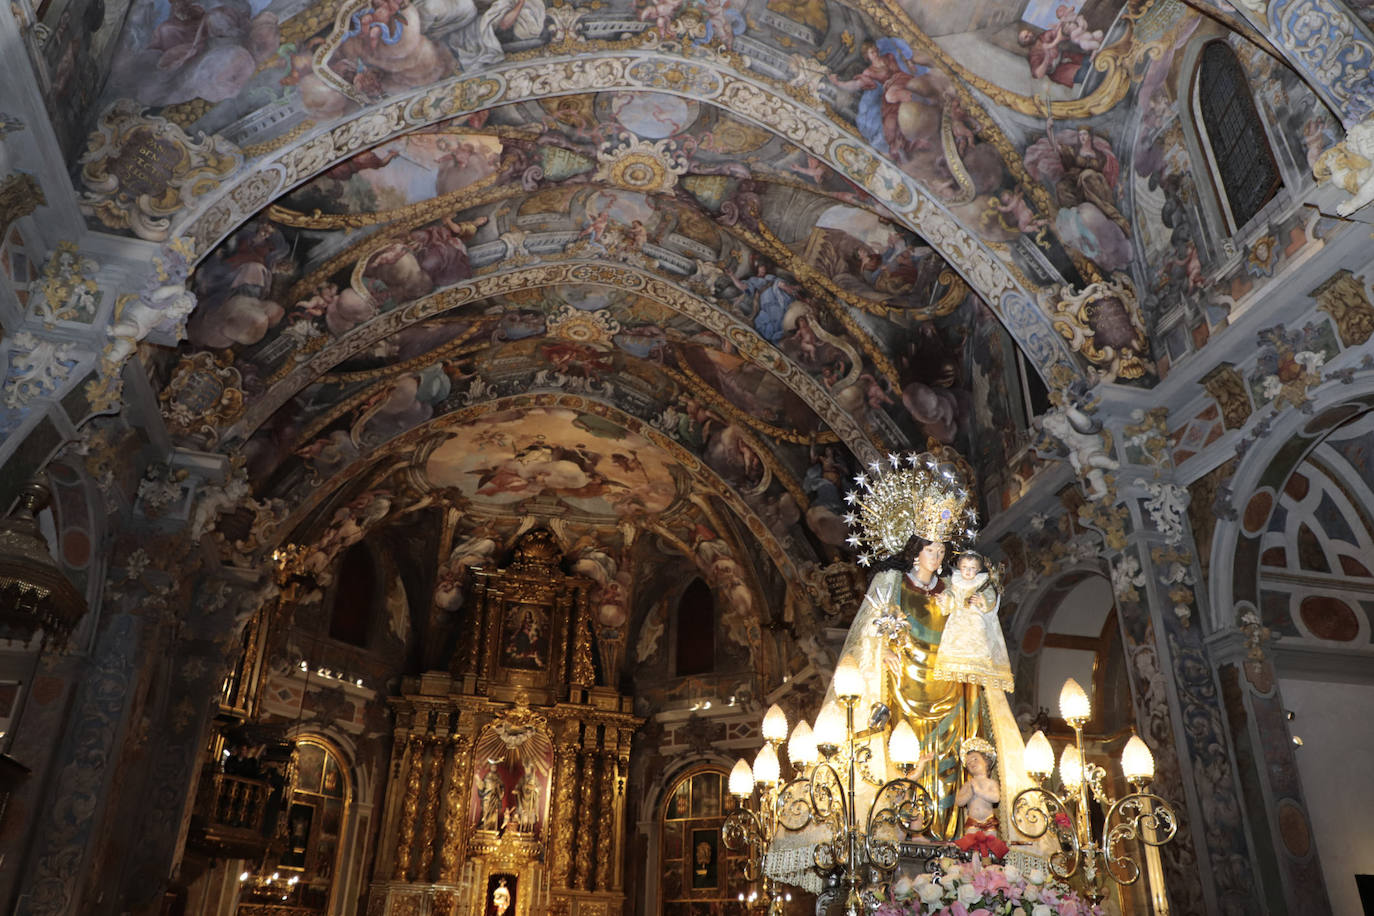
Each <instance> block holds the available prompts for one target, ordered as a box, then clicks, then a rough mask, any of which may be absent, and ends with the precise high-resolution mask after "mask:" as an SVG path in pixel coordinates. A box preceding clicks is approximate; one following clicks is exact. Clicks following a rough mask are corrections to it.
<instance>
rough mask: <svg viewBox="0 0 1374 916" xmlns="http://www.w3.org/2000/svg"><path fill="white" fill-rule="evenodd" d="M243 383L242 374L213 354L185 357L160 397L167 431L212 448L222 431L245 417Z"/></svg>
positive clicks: (204, 353)
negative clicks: (219, 360)
mask: <svg viewBox="0 0 1374 916" xmlns="http://www.w3.org/2000/svg"><path fill="white" fill-rule="evenodd" d="M242 382H243V378H242V376H241V375H240V374H239V370H237V369H235V368H234V367H233V366H226V365H224V364H223V363H220V362H218V361H217V360H216V359H215V356H214V354H213V353H209V352H200V353H196V354H193V355H191V356H187V357H183V358H182V360H181V362H180V363H178V364H177V367H176V370H175V371H174V372H173V373H172V380H171V382H169V383H168V385H167V387H166V388H164V389H163V391H162V394H161V395H160V400H161V401H162V415H163V418H164V419H165V420H166V421H167V428H168V431H169V432H171V433H172V435H174V436H186V437H194V438H196V439H198V440H200V441H202V442H204V445H205V447H206V448H213V447H214V446H215V445H216V443H218V442H219V430H221V429H224V428H225V427H227V426H229V425H230V424H231V423H233V422H234V421H235V420H237V419H238V418H239V417H240V416H242V415H243V411H244V406H245V405H244V402H243V389H242V388H241V387H240V385H241V384H242Z"/></svg>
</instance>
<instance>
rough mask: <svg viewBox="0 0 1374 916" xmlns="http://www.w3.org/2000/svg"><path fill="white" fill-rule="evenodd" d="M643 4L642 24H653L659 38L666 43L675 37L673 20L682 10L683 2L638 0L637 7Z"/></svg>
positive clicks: (640, 17)
mask: <svg viewBox="0 0 1374 916" xmlns="http://www.w3.org/2000/svg"><path fill="white" fill-rule="evenodd" d="M641 2H642V3H643V9H641V10H640V11H639V21H640V22H652V23H653V24H654V28H655V29H657V30H658V36H659V37H660V38H662V39H664V40H665V41H666V40H667V39H669V38H671V37H672V36H673V18H674V17H675V16H677V13H678V10H680V9H682V4H683V0H637V2H636V4H635V5H636V6H638V5H639V3H641Z"/></svg>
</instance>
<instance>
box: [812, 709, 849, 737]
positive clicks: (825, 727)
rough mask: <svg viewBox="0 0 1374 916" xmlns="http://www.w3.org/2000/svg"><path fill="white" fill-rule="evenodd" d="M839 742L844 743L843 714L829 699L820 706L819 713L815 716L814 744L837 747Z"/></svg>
mask: <svg viewBox="0 0 1374 916" xmlns="http://www.w3.org/2000/svg"><path fill="white" fill-rule="evenodd" d="M841 744H844V714H843V713H842V712H840V707H839V706H838V705H837V704H836V703H835V701H834V700H831V701H830V702H829V703H826V704H825V705H824V706H822V707H821V713H820V715H818V716H816V746H817V747H825V746H827V745H829V746H830V747H839V746H840V745H841Z"/></svg>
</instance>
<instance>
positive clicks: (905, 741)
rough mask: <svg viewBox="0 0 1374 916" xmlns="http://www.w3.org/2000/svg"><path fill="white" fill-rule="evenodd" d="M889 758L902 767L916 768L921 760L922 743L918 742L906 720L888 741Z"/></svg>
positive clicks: (893, 731)
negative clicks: (917, 762)
mask: <svg viewBox="0 0 1374 916" xmlns="http://www.w3.org/2000/svg"><path fill="white" fill-rule="evenodd" d="M887 756H888V757H890V758H892V762H893V763H895V764H897V766H900V767H909V766H914V765H915V764H916V761H917V760H919V759H920V758H921V742H919V741H917V740H916V732H914V731H912V730H911V725H910V724H909V723H908V722H907V721H906V720H905V719H903V720H902V721H900V722H898V723H897V727H896V728H894V729H893V730H892V737H890V738H888V739H887Z"/></svg>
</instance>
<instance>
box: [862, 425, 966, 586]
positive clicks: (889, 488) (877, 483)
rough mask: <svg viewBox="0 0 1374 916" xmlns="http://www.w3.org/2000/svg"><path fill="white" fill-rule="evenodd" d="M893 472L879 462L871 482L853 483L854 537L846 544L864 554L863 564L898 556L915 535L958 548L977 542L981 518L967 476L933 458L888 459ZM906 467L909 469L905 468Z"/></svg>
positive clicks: (866, 477) (927, 454)
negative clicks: (966, 479)
mask: <svg viewBox="0 0 1374 916" xmlns="http://www.w3.org/2000/svg"><path fill="white" fill-rule="evenodd" d="M888 463H889V464H890V465H891V466H892V467H891V470H888V471H886V472H884V471H883V469H882V467H881V466H880V465H878V463H877V462H874V464H873V466H872V467H870V468H869V470H870V471H872V476H871V477H870V476H869V475H867V474H859V475H858V476H857V477H855V478H854V483H855V484H857V485H858V486H857V488H856V489H853V490H850V491H849V493H847V494H846V495H845V502H846V503H847V504H848V506H849V507H850V509H851V511H849V512H848V513H846V515H845V521H846V522H848V523H849V525H850V528H851V531H852V533H851V535H850V536H849V538H848V539H847V540H846V541H845V543H847V544H848V545H849V546H850V547H852V548H854V549H855V550H856V551H858V552H859V564H860V565H861V566H869V565H871V564H872V563H873V561H874V560H885V559H887V558H888V557H892V556H896V555H897V554H898V553H900V552H901V551H902V549H903V548H905V547H906V545H907V542H908V541H910V540H911V536H912V535H913V534H915V535H920V536H921V537H923V538H925V539H926V540H927V541H938V542H942V543H945V542H948V543H952V544H953V545H954V546H955V547H956V548H958V547H962V546H967V545H969V544H972V543H973V542H974V541H975V540H976V539H977V537H978V512H977V510H976V509H975V508H974V507H973V494H972V493H971V492H970V491H969V487H968V483H967V482H966V481H965V480H964V477H963V474H962V473H960V471H959V469H958V468H957V467H955V466H954V465H953V464H950V463H948V462H942V461H940V460H939V459H938V458H936V457H935V456H934V455H932V454H931V453H930V452H922V453H921V454H919V455H917V454H909V455H906V456H905V458H903V456H900V455H895V454H894V455H889V456H888ZM903 464H905V465H906V467H905V468H904V467H902V465H903Z"/></svg>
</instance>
